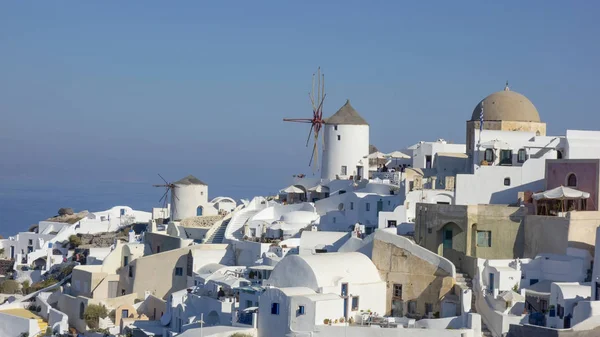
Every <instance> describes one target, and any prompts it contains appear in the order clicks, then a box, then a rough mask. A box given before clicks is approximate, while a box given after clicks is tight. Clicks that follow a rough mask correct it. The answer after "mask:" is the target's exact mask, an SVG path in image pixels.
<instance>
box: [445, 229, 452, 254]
mask: <svg viewBox="0 0 600 337" xmlns="http://www.w3.org/2000/svg"><path fill="white" fill-rule="evenodd" d="M444 249H452V230H451V229H446V230H444Z"/></svg>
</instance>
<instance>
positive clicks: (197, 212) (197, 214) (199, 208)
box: [196, 206, 203, 216]
mask: <svg viewBox="0 0 600 337" xmlns="http://www.w3.org/2000/svg"><path fill="white" fill-rule="evenodd" d="M202 210H203V207H202V206H198V208H196V216H202Z"/></svg>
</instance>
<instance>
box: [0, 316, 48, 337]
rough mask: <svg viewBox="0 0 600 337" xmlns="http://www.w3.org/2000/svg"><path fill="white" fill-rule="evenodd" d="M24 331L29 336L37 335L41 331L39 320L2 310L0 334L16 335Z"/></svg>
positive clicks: (11, 336) (7, 336)
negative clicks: (6, 312)
mask: <svg viewBox="0 0 600 337" xmlns="http://www.w3.org/2000/svg"><path fill="white" fill-rule="evenodd" d="M24 332H26V333H28V334H29V336H35V334H37V333H38V332H40V327H39V326H38V323H37V321H36V320H35V319H28V318H24V317H17V316H13V315H9V314H4V313H2V312H0V336H3V337H4V336H6V337H9V336H10V337H13V336H14V337H16V336H19V335H20V334H22V333H24Z"/></svg>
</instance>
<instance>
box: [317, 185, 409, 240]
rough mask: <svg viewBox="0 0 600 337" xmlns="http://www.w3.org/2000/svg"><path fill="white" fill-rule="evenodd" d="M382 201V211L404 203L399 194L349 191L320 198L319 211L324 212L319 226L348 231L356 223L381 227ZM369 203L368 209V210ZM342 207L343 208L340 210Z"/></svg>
mask: <svg viewBox="0 0 600 337" xmlns="http://www.w3.org/2000/svg"><path fill="white" fill-rule="evenodd" d="M379 201H381V205H382V209H381V210H382V211H384V212H391V211H394V209H395V208H396V207H398V206H399V205H401V204H402V198H401V196H399V195H390V194H389V187H388V193H387V194H375V193H363V192H359V191H357V192H349V193H345V194H342V195H337V196H332V197H329V198H327V199H323V200H319V201H317V203H316V206H317V211H318V212H319V214H323V215H322V216H321V219H320V221H319V224H320V225H319V227H320V228H321V229H322V230H327V231H348V230H349V226H351V225H354V224H356V223H360V224H363V225H365V226H368V227H372V228H377V227H379V213H378V211H377V205H378V202H379ZM367 204H368V210H367ZM340 207H341V208H342V210H340Z"/></svg>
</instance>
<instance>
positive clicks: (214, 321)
mask: <svg viewBox="0 0 600 337" xmlns="http://www.w3.org/2000/svg"><path fill="white" fill-rule="evenodd" d="M218 324H219V314H218V313H217V312H216V311H214V310H213V311H211V312H210V313H209V314H208V316H207V317H206V325H209V326H213V325H218Z"/></svg>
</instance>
